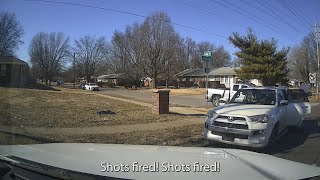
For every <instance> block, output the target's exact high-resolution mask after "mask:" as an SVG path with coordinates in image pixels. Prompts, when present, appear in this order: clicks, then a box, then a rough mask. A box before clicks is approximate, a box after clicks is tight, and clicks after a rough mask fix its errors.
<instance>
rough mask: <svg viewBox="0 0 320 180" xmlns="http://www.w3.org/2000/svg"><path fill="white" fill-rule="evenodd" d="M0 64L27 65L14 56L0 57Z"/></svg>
mask: <svg viewBox="0 0 320 180" xmlns="http://www.w3.org/2000/svg"><path fill="white" fill-rule="evenodd" d="M0 64H24V65H28V64H27V63H26V62H24V61H22V60H20V59H18V58H16V57H14V56H0Z"/></svg>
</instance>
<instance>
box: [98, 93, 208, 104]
mask: <svg viewBox="0 0 320 180" xmlns="http://www.w3.org/2000/svg"><path fill="white" fill-rule="evenodd" d="M96 92H97V93H101V94H107V95H116V96H123V97H127V98H130V99H135V100H137V101H142V102H147V103H151V102H152V93H151V92H149V91H141V90H137V91H134V90H126V89H122V88H101V90H100V91H96ZM204 97H205V95H170V105H172V106H189V107H206V108H211V107H213V106H212V104H211V103H210V102H207V101H206V99H204Z"/></svg>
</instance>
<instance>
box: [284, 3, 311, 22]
mask: <svg viewBox="0 0 320 180" xmlns="http://www.w3.org/2000/svg"><path fill="white" fill-rule="evenodd" d="M279 2H280V3H281V4H282V5H283V6H284V7H285V8H287V9H288V10H289V11H290V12H291V13H292V14H293V15H294V16H295V17H296V18H297V19H299V21H300V22H302V23H306V24H307V26H310V24H309V23H308V22H306V21H305V22H303V21H302V20H301V19H300V17H299V16H298V15H297V14H296V13H295V12H294V11H293V10H292V9H291V8H290V7H289V6H288V5H286V3H285V2H284V1H283V0H279Z"/></svg>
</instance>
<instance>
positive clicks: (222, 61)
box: [212, 46, 231, 68]
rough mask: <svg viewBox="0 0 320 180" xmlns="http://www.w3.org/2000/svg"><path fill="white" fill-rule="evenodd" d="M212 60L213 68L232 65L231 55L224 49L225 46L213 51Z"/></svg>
mask: <svg viewBox="0 0 320 180" xmlns="http://www.w3.org/2000/svg"><path fill="white" fill-rule="evenodd" d="M212 60H213V62H212V67H213V68H219V67H224V66H230V65H231V56H230V54H229V53H228V52H227V51H226V50H225V49H224V47H223V46H219V47H218V48H217V49H215V51H214V52H213V58H212Z"/></svg>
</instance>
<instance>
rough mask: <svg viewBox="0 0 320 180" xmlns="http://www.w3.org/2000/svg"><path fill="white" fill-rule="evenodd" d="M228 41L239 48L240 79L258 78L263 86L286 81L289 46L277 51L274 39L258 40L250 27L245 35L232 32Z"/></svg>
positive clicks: (237, 54)
mask: <svg viewBox="0 0 320 180" xmlns="http://www.w3.org/2000/svg"><path fill="white" fill-rule="evenodd" d="M229 41H230V42H231V43H232V44H233V45H234V46H235V47H237V48H238V49H239V51H237V52H236V56H237V57H238V58H239V63H240V65H241V68H240V69H239V70H237V73H238V77H239V78H240V79H242V80H246V79H258V80H261V82H262V84H263V85H264V86H273V85H275V84H276V83H281V84H286V83H287V82H288V79H287V74H288V69H287V54H288V52H289V48H282V49H281V50H280V51H277V42H276V40H274V39H273V38H272V39H271V40H258V39H257V36H256V35H255V33H253V31H252V29H250V28H249V29H248V32H247V35H246V36H240V35H239V33H233V34H232V36H230V37H229Z"/></svg>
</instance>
